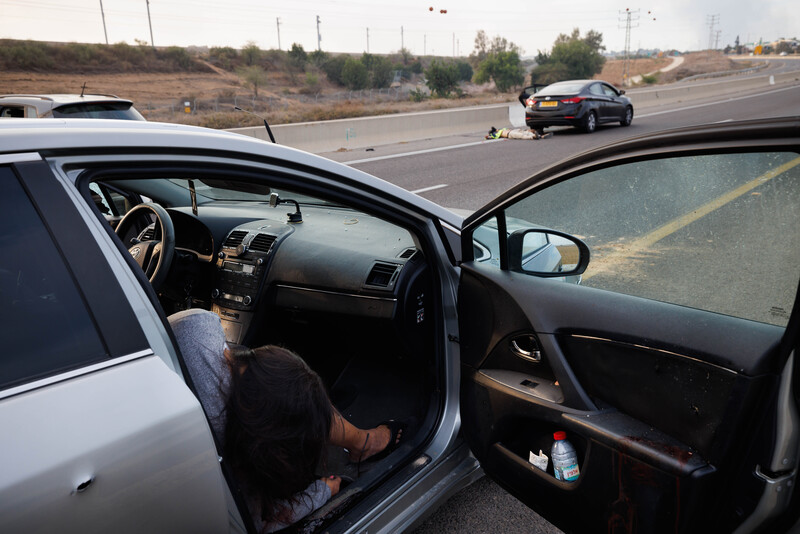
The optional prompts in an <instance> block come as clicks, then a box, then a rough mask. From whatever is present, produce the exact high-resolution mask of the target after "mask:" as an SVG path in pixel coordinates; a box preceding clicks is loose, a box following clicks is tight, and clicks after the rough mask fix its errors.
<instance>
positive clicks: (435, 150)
mask: <svg viewBox="0 0 800 534" xmlns="http://www.w3.org/2000/svg"><path fill="white" fill-rule="evenodd" d="M791 89H797V86H796V85H793V86H791V87H784V88H783V89H775V90H774V91H766V92H764V93H759V94H757V95H749V96H739V97H736V98H729V99H727V100H719V101H717V102H708V103H706V104H697V105H695V106H686V107H682V108H679V109H668V110H666V111H656V112H654V113H645V114H644V115H635V117H636V118H639V119H643V118H645V117H655V116H656V115H664V114H665V113H678V112H679V111H686V110H689V109H697V108H704V107H707V106H716V105H717V104H726V103H728V102H736V101H737V100H745V99H747V98H761V97H763V96H765V95H771V94H773V93H780V92H782V91H789V90H791ZM497 141H502V139H484V140H483V141H476V142H474V143H464V144H463V145H451V146H443V147H439V148H427V149H425V150H415V151H413V152H401V153H399V154H390V155H388V156H377V157H374V158H365V159H355V160H352V161H342V162H341V163H344V164H345V165H355V164H357V163H368V162H370V161H380V160H384V159H393V158H403V157H405V156H416V155H418V154H428V153H430V152H441V151H443V150H455V149H457V148H466V147H469V146H476V145H483V144H485V143H495V142H497Z"/></svg>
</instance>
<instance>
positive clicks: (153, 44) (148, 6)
mask: <svg viewBox="0 0 800 534" xmlns="http://www.w3.org/2000/svg"><path fill="white" fill-rule="evenodd" d="M145 2H147V23H148V24H150V46H152V47H153V48H155V47H156V43H155V41H153V21H152V20H150V0H145Z"/></svg>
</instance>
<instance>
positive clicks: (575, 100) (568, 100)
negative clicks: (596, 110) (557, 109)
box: [561, 96, 583, 104]
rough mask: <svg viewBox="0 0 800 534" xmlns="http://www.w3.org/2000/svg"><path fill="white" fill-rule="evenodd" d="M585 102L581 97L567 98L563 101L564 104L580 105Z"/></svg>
mask: <svg viewBox="0 0 800 534" xmlns="http://www.w3.org/2000/svg"><path fill="white" fill-rule="evenodd" d="M582 101H583V98H581V97H579V96H575V97H572V98H565V99H564V100H562V101H561V103H562V104H580V103H581V102H582Z"/></svg>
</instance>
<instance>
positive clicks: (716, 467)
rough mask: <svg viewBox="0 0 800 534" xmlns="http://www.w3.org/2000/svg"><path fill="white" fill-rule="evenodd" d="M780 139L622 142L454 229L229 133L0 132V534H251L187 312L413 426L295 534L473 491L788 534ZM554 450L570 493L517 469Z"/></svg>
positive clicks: (791, 435)
mask: <svg viewBox="0 0 800 534" xmlns="http://www.w3.org/2000/svg"><path fill="white" fill-rule="evenodd" d="M798 124H800V122H799V121H798V119H796V118H795V119H771V120H763V121H751V122H747V123H733V122H728V123H721V124H716V125H712V126H704V127H695V128H687V129H682V130H677V131H669V132H660V133H655V134H652V135H649V136H646V137H638V138H635V139H632V140H628V141H622V142H620V143H617V144H614V145H610V146H608V147H604V148H601V149H597V150H594V151H591V152H588V153H585V154H581V155H578V156H575V157H574V158H573V159H572V160H570V161H566V162H562V163H560V164H557V165H555V166H553V167H551V168H549V169H546V170H544V171H542V172H541V173H539V174H538V175H536V176H533V177H532V178H530V179H529V180H527V181H525V182H524V183H521V184H519V185H518V186H516V187H515V188H514V189H512V190H510V191H509V192H507V193H506V194H504V195H503V196H502V197H501V198H499V199H497V200H496V201H494V202H493V203H492V204H490V205H489V206H487V207H485V208H484V209H482V210H478V211H477V212H476V213H474V214H472V215H470V216H469V217H468V218H466V219H464V218H462V217H461V216H459V215H456V214H455V213H453V212H451V211H448V210H446V209H444V208H442V207H440V206H438V205H436V204H433V203H431V202H429V201H427V200H424V199H422V198H420V197H418V196H416V195H414V194H412V193H409V192H408V191H405V190H403V189H401V188H399V187H396V186H394V185H391V184H389V183H387V182H384V181H382V180H380V179H378V178H375V177H372V176H369V175H367V174H365V173H363V172H360V171H358V170H355V169H353V168H350V167H347V166H345V165H342V164H339V163H335V162H332V161H329V160H327V159H324V158H321V157H317V156H314V155H310V154H307V153H304V152H300V151H297V150H293V149H290V148H285V147H281V146H278V145H274V144H269V143H266V142H262V141H259V140H256V139H253V138H248V137H244V136H239V135H236V134H232V133H226V132H219V131H213V130H207V129H202V128H193V127H188V126H178V125H172V124H157V123H148V122H135V121H88V120H55V119H49V120H37V121H29V120H15V119H9V120H4V121H0V221H1V222H0V247H1V248H0V251H1V252H2V260H0V318H1V319H2V321H0V324H2V331H1V332H2V333H1V334H0V344H1V345H2V347H3V356H2V358H0V426H1V427H2V428H3V429H4V431H3V432H2V434H1V435H0V452H1V453H2V455H0V531H2V532H81V533H88V532H103V533H105V532H110V531H113V532H137V533H140V532H170V533H174V532H255V531H256V527H255V526H254V525H253V523H252V520H251V519H250V515H249V512H248V510H247V509H246V504H245V501H244V500H243V499H242V498H241V496H240V493H239V487H238V483H237V480H236V479H235V477H233V476H232V475H231V473H230V472H229V470H228V468H227V463H226V458H225V455H224V453H223V452H222V451H220V450H218V448H217V446H216V444H215V442H214V439H213V435H212V432H211V430H210V427H209V424H208V421H207V419H206V417H205V415H204V413H203V410H202V408H201V404H200V403H199V402H198V399H197V398H196V396H195V394H194V392H193V391H194V388H193V386H192V384H191V381H190V380H189V378H188V374H187V373H186V371H185V368H184V362H183V357H182V355H181V353H180V351H179V350H178V348H177V347H176V345H175V343H174V337H173V336H172V333H171V331H170V328H169V325H168V322H167V320H166V318H167V316H169V315H170V314H172V313H175V312H177V311H179V310H183V309H186V308H189V307H193V308H195V307H196V308H204V309H207V310H212V311H214V312H215V313H217V314H218V315H219V316H220V318H221V320H222V323H223V325H224V327H225V330H226V336H227V338H228V341H229V342H232V343H238V344H243V345H248V346H258V345H260V344H264V343H280V344H283V345H285V346H288V347H290V348H293V349H295V350H296V351H297V352H298V353H299V354H300V355H302V356H303V357H304V359H306V361H307V362H308V363H309V365H310V366H312V367H313V368H314V369H315V370H316V371H317V372H318V373H319V374H320V376H321V377H322V378H323V380H324V381H325V383H326V385H327V387H328V389H329V392H330V395H331V398H332V400H333V402H334V404H336V406H337V408H338V409H339V410H340V411H341V413H342V414H343V415H344V416H345V417H347V418H348V419H350V420H351V421H352V422H354V423H355V424H357V425H361V426H371V425H375V424H377V423H378V422H379V421H381V420H385V419H390V418H394V419H398V418H405V419H406V420H407V421H412V424H411V426H410V427H409V429H408V431H407V432H406V433H404V435H403V439H402V441H401V443H400V446H399V447H398V448H397V449H396V450H395V451H394V452H392V453H391V454H390V455H389V456H387V457H386V458H384V459H381V460H380V461H375V462H365V463H364V464H362V465H360V466H356V465H353V464H351V463H349V462H348V461H347V455H346V454H343V453H342V452H341V451H335V450H331V451H330V454H329V461H328V464H327V465H326V466H324V472H320V473H319V474H320V475H326V474H328V473H332V474H340V475H347V477H345V479H346V480H348V481H349V484H347V485H345V486H344V487H343V489H342V491H341V492H340V493H339V494H338V495H336V496H335V497H334V498H333V499H332V500H331V501H330V502H328V503H327V504H326V505H325V506H324V507H323V508H321V509H319V510H317V511H316V512H314V513H313V514H312V515H310V516H309V517H307V518H305V519H304V520H303V521H302V522H301V523H300V524H299V525H298V526H297V528H298V530H300V531H303V532H317V531H325V532H332V533H344V532H348V533H355V532H371V533H372V532H400V531H404V530H409V529H412V528H414V527H415V526H416V525H418V524H419V523H420V522H421V521H423V520H424V519H425V517H426V516H427V515H428V514H430V513H431V512H432V511H433V510H434V509H435V508H436V507H437V506H438V505H439V504H441V503H442V502H443V500H445V499H446V498H448V497H449V496H451V495H452V494H453V493H454V492H456V491H458V490H459V489H461V488H463V487H465V486H466V485H467V484H469V483H471V482H472V481H474V480H476V479H477V478H478V477H480V476H482V474H483V473H486V474H487V475H488V476H490V477H492V478H494V479H495V480H497V481H498V482H499V483H500V485H502V486H503V487H504V488H505V489H507V490H508V491H509V492H510V493H512V494H513V495H515V496H517V497H518V498H519V499H521V500H522V501H523V502H524V503H526V504H527V505H528V506H530V507H531V508H533V509H535V510H537V511H538V512H539V513H540V514H541V515H542V516H544V517H545V518H546V519H548V520H549V521H551V522H552V523H554V524H555V525H556V526H558V527H559V528H561V529H563V530H565V531H577V532H598V531H612V532H618V531H619V532H621V531H625V532H631V531H638V532H660V531H669V532H697V531H726V532H731V531H734V530H735V531H737V532H754V531H756V530H758V529H768V530H770V531H779V530H786V529H788V528H789V527H790V526H791V525H792V524H794V523H795V522H796V521H797V516H798V513H800V506H798V504H797V499H798V494H797V493H794V492H793V488H794V484H795V481H796V472H797V465H798V464H797V461H798V446H799V444H800V419H799V418H798V411H797V392H798V390H797V380H798V372H797V368H796V362H795V357H796V354H795V350H796V348H797V344H798V331H799V330H800V329H799V328H798V320H799V318H800V311H799V310H798V306H797V305H796V302H797V300H796V299H797V289H798V279H799V278H800V276H798V273H799V272H800V264H799V263H798V261H797V259H798V258H799V257H800V238H799V237H798V236H799V235H800V231H799V230H800V165H798V163H800V128H798ZM509 220H513V231H510V230H509V226H508V225H507V222H508V221H509ZM524 221H529V222H530V227H529V228H526V227H525V226H524V225H523V224H522V222H524ZM476 232H477V233H480V234H481V235H482V237H481V239H482V244H477V243H476V242H475V241H474V240H473V235H475V234H476ZM492 233H494V236H493V237H492V236H491V235H490V234H492ZM574 235H580V236H581V238H580V239H579V238H577V237H572V236H574ZM487 243H496V244H497V249H494V248H492V250H489V249H488V248H487ZM584 243H586V244H584ZM543 244H545V245H547V244H552V245H553V246H555V247H556V248H557V249H558V253H559V254H560V255H561V258H560V260H557V261H555V262H553V261H552V258H551V259H549V260H548V261H547V265H548V267H547V268H545V269H544V270H543V271H541V272H540V271H538V270H537V269H538V267H537V262H536V261H535V257H537V254H536V253H537V251H538V250H540V248H541V247H542V245H543ZM589 249H591V259H590V258H589ZM547 250H548V252H547V254H548V256H549V257H551V256H552V254H554V253H555V252H554V251H553V250H552V247H548V248H547ZM476 255H479V256H484V255H486V256H487V257H486V258H484V257H476ZM487 258H491V259H492V261H485V260H486V259H487ZM478 260H484V261H478ZM495 260H496V261H495ZM554 264H557V267H553V265H554ZM698 265H704V266H705V267H698ZM581 274H582V276H583V279H582V282H581V284H571V283H560V282H558V281H554V280H556V279H558V278H565V277H577V276H579V275H581ZM557 431H566V433H567V438H568V440H569V441H570V442H571V443H572V444H573V446H574V448H575V450H576V451H577V457H578V466H577V467H578V469H579V477H578V479H577V481H575V482H565V481H559V480H556V478H555V477H554V476H553V469H552V462H549V463H547V464H544V465H541V464H540V466H541V467H543V469H542V468H541V467H534V465H532V464H531V463H529V456H531V454H534V455H537V454H538V452H539V451H540V450H541V451H544V453H545V454H546V455H549V454H550V452H549V451H550V446H551V445H552V442H553V434H554V433H555V432H557ZM321 469H323V468H321ZM521 528H524V527H521Z"/></svg>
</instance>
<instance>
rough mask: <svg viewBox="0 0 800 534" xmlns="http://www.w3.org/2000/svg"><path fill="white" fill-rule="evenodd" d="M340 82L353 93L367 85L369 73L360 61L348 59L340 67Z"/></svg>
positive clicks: (352, 58)
mask: <svg viewBox="0 0 800 534" xmlns="http://www.w3.org/2000/svg"><path fill="white" fill-rule="evenodd" d="M342 81H343V82H344V84H345V85H346V86H347V88H348V89H351V90H353V91H356V90H359V89H365V88H366V87H367V85H368V84H369V71H367V67H365V66H364V63H363V62H362V61H361V60H360V59H356V58H354V57H348V58H347V60H346V61H345V63H344V66H343V67H342Z"/></svg>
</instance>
